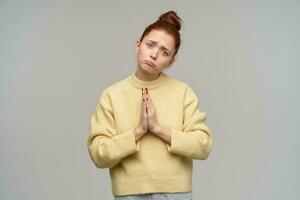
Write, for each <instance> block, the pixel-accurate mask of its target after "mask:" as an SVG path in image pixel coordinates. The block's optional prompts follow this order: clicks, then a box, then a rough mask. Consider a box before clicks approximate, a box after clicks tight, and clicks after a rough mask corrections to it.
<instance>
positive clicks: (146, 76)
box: [135, 67, 161, 81]
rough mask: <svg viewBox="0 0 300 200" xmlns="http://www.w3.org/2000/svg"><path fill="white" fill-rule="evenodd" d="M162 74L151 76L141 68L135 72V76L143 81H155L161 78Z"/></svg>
mask: <svg viewBox="0 0 300 200" xmlns="http://www.w3.org/2000/svg"><path fill="white" fill-rule="evenodd" d="M160 73H161V72H159V73H158V74H149V73H145V72H144V71H143V70H141V69H140V67H137V69H136V71H135V75H136V76H137V77H138V78H139V79H140V80H142V81H153V80H155V79H157V78H158V77H159V75H160Z"/></svg>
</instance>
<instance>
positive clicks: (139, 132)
mask: <svg viewBox="0 0 300 200" xmlns="http://www.w3.org/2000/svg"><path fill="white" fill-rule="evenodd" d="M146 101H147V94H146V90H145V89H143V88H142V95H141V113H140V122H139V125H138V127H136V128H135V131H134V135H135V141H137V140H139V139H140V138H141V137H142V136H143V135H144V134H145V133H146V132H147V130H148V119H147V105H146Z"/></svg>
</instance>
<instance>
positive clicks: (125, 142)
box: [112, 128, 141, 155]
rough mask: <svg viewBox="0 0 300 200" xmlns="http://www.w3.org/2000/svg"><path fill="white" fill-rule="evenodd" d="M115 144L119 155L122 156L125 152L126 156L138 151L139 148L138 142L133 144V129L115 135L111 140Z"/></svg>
mask: <svg viewBox="0 0 300 200" xmlns="http://www.w3.org/2000/svg"><path fill="white" fill-rule="evenodd" d="M112 139H113V140H114V142H115V143H116V146H117V147H118V148H119V149H118V151H119V154H124V152H127V155H129V154H131V153H134V152H136V151H139V150H140V148H141V144H140V140H138V141H137V142H135V138H134V128H131V129H129V130H127V131H125V132H123V133H122V134H119V135H117V136H116V137H113V138H112Z"/></svg>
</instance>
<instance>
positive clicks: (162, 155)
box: [87, 72, 212, 196]
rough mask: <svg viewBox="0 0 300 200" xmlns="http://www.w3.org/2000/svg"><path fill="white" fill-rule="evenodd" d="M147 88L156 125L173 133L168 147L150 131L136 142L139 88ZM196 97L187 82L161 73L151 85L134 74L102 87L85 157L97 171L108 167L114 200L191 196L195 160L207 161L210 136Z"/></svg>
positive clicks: (92, 119)
mask: <svg viewBox="0 0 300 200" xmlns="http://www.w3.org/2000/svg"><path fill="white" fill-rule="evenodd" d="M142 87H147V88H148V93H149V95H150V97H151V99H152V102H153V104H154V106H155V109H156V118H157V122H158V123H159V125H161V126H163V127H168V128H170V130H171V144H168V143H166V142H165V141H164V140H162V139H161V138H159V137H158V136H156V135H154V134H153V133H151V132H150V131H148V132H147V133H146V134H145V135H144V136H143V137H141V138H140V139H139V140H138V141H137V142H135V139H134V133H133V131H134V129H135V128H136V127H137V126H138V124H139V119H140V112H141V105H140V104H141V88H142ZM205 119H206V113H205V112H200V108H199V103H198V98H197V95H196V94H195V92H194V91H193V89H192V88H191V87H190V86H189V85H188V84H187V83H185V82H183V81H180V80H176V79H174V78H172V77H170V76H168V75H166V74H165V73H164V72H161V73H160V76H159V78H157V79H155V80H153V81H142V80H140V79H138V78H137V77H136V75H135V73H132V74H130V75H129V76H128V77H126V78H124V79H123V80H121V81H119V82H116V83H114V84H112V85H111V86H109V87H107V88H105V89H104V90H103V91H102V93H101V95H100V97H99V100H98V104H97V107H96V111H95V112H94V113H93V115H92V117H91V120H90V134H89V137H88V140H87V146H88V150H89V155H90V157H91V159H92V161H93V163H94V164H95V165H96V166H97V167H98V168H109V172H110V176H111V186H112V192H113V194H114V195H115V196H117V195H130V194H144V193H156V192H189V191H192V170H193V159H194V160H205V159H207V158H208V155H209V153H210V151H211V146H212V134H211V131H210V129H209V128H208V127H207V126H206V125H205V123H204V121H205Z"/></svg>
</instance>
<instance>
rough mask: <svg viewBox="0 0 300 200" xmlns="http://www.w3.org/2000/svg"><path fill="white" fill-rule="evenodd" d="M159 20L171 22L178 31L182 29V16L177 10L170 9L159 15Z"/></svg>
mask: <svg viewBox="0 0 300 200" xmlns="http://www.w3.org/2000/svg"><path fill="white" fill-rule="evenodd" d="M157 21H164V22H168V23H171V24H172V25H173V26H174V27H175V29H176V30H177V31H180V29H181V21H182V20H181V18H180V17H178V15H177V14H176V12H174V11H168V12H166V13H163V14H161V15H160V16H159V18H158V20H157Z"/></svg>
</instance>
